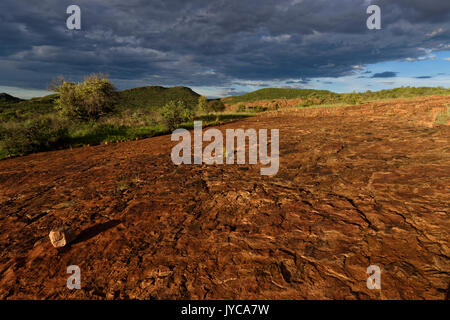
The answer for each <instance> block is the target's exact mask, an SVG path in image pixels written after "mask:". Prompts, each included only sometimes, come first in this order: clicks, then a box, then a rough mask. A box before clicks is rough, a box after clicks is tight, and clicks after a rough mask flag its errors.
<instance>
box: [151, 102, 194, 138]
mask: <svg viewBox="0 0 450 320" xmlns="http://www.w3.org/2000/svg"><path fill="white" fill-rule="evenodd" d="M159 113H160V115H161V118H162V122H163V124H164V125H165V126H166V127H167V128H168V129H169V130H170V131H173V130H175V129H176V128H177V127H178V126H179V125H180V124H182V123H183V122H186V121H189V120H191V118H192V116H193V110H192V109H190V108H188V107H187V106H186V105H185V104H184V103H183V102H182V101H177V102H174V101H170V102H169V103H168V104H166V105H164V106H163V107H162V108H161V109H160V111H159Z"/></svg>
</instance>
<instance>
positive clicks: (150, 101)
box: [119, 86, 200, 110]
mask: <svg viewBox="0 0 450 320" xmlns="http://www.w3.org/2000/svg"><path fill="white" fill-rule="evenodd" d="M119 97H120V101H119V107H120V108H121V109H128V108H133V109H134V108H148V109H153V110H156V109H158V108H160V107H162V106H164V105H165V104H167V103H169V102H170V101H178V100H181V101H183V102H185V103H186V105H188V106H189V107H193V106H195V105H197V103H198V98H199V97H200V95H199V94H198V93H196V92H194V91H192V90H191V89H190V88H187V87H172V88H164V87H159V86H150V87H140V88H134V89H129V90H123V91H120V92H119Z"/></svg>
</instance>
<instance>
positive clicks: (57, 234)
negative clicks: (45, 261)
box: [48, 228, 74, 248]
mask: <svg viewBox="0 0 450 320" xmlns="http://www.w3.org/2000/svg"><path fill="white" fill-rule="evenodd" d="M48 236H49V238H50V242H51V243H52V245H53V246H54V247H55V248H62V247H64V246H66V245H67V244H69V243H70V242H71V241H72V240H73V239H74V236H73V232H72V230H71V229H70V228H58V229H53V230H52V231H50V234H49V235H48Z"/></svg>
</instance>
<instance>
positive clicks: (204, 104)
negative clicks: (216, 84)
mask: <svg viewBox="0 0 450 320" xmlns="http://www.w3.org/2000/svg"><path fill="white" fill-rule="evenodd" d="M197 108H198V111H200V112H204V113H206V114H209V113H210V110H209V109H208V99H206V97H205V96H200V97H199V98H198V107H197Z"/></svg>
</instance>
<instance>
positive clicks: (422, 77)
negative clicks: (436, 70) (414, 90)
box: [416, 76, 433, 79]
mask: <svg viewBox="0 0 450 320" xmlns="http://www.w3.org/2000/svg"><path fill="white" fill-rule="evenodd" d="M431 78H433V77H432V76H420V77H416V79H431Z"/></svg>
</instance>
